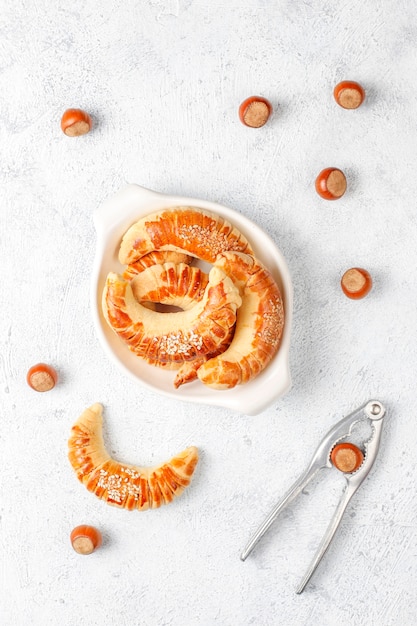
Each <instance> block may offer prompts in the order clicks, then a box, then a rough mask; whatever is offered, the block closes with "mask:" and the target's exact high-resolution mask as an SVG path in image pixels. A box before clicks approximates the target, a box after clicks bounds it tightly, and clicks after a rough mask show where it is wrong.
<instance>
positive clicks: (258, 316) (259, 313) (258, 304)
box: [197, 252, 284, 389]
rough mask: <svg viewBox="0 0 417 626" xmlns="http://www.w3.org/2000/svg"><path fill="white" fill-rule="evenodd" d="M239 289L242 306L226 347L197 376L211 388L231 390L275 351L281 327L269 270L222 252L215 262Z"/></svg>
mask: <svg viewBox="0 0 417 626" xmlns="http://www.w3.org/2000/svg"><path fill="white" fill-rule="evenodd" d="M215 266H216V267H219V268H221V269H222V270H223V271H224V272H225V273H226V274H227V275H228V276H231V277H233V280H234V283H235V285H237V286H238V287H239V289H240V295H241V297H242V305H241V307H240V308H239V309H238V312H237V320H236V328H235V332H234V336H233V339H232V342H231V344H230V346H229V348H228V349H227V350H226V351H224V352H222V353H221V354H219V355H218V356H216V357H215V358H213V359H210V360H208V361H206V362H205V363H204V364H203V365H202V366H201V367H200V368H199V369H198V370H197V375H198V378H199V379H200V380H201V382H202V383H204V384H205V385H208V386H209V387H212V388H213V389H231V388H233V387H235V386H236V385H240V384H243V383H247V382H248V381H250V380H251V379H252V378H254V377H255V376H257V375H258V374H259V373H260V372H262V371H263V370H264V369H265V368H266V366H267V365H268V363H269V362H270V361H271V359H272V357H273V356H274V355H275V354H276V352H277V351H278V348H279V345H280V342H281V337H282V331H283V328H284V306H283V301H282V297H281V293H280V290H279V287H278V285H277V283H276V282H275V280H274V278H273V276H272V274H271V273H270V272H269V270H268V269H267V268H266V267H265V266H264V265H263V264H262V263H261V262H260V261H258V260H257V259H256V258H255V257H254V256H251V255H248V254H242V253H239V252H223V253H222V254H220V255H219V256H218V257H217V259H216V262H215Z"/></svg>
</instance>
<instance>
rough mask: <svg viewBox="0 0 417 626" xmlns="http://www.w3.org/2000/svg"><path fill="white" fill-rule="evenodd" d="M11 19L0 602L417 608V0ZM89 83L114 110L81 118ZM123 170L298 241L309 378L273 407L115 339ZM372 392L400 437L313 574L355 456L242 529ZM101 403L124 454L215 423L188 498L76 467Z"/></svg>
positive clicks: (12, 611) (296, 612)
mask: <svg viewBox="0 0 417 626" xmlns="http://www.w3.org/2000/svg"><path fill="white" fill-rule="evenodd" d="M0 19H1V44H0V68H1V71H0V187H1V190H2V194H1V196H2V202H1V211H0V226H1V227H0V262H1V269H2V280H1V302H2V309H1V315H0V415H1V421H0V423H1V425H0V458H1V467H2V471H1V477H0V488H1V499H0V531H1V532H0V549H1V554H2V557H1V566H0V573H1V580H0V588H1V594H0V622H1V624H2V625H4V626H28V625H29V624H35V625H36V626H37V625H42V626H45V625H49V624H50V625H53V626H55V625H56V624H62V626H64V625H65V626H67V625H68V626H72V625H77V626H93V625H96V624H97V625H99V624H100V625H102V624H106V626H107V625H111V624H114V625H116V626H124V625H126V626H132V625H134V624H141V626H142V625H143V626H159V625H161V626H162V625H164V626H177V625H183V624H186V625H187V626H197V625H198V626H200V625H202V626H211V625H213V624H221V625H227V626H229V625H231V626H249V625H250V624H253V625H256V626H269V625H275V624H277V625H278V624H289V625H290V626H293V625H294V626H301V625H314V626H315V625H317V624H320V626H335V625H336V624H339V623H344V624H349V625H355V626H356V625H362V624H363V625H364V626H374V625H375V626H397V625H398V624H402V625H403V626H406V625H407V626H408V625H410V626H411V625H414V624H415V616H416V614H417V597H416V590H415V589H416V584H415V581H416V576H417V556H416V548H415V536H416V533H415V525H416V517H417V505H416V502H417V500H416V497H415V485H416V455H415V448H416V426H415V410H414V408H413V407H414V401H415V387H416V371H417V351H416V349H415V334H416V323H417V313H416V296H415V294H416V288H417V273H416V271H415V268H416V266H417V247H416V241H417V218H416V207H415V205H416V199H415V198H416V192H415V178H416V177H415V167H416V160H417V123H416V111H417V91H416V89H415V76H416V69H417V49H416V43H415V42H416V35H417V33H416V26H415V24H416V20H417V7H416V5H414V4H413V3H411V2H408V1H406V0H379V1H378V2H372V3H366V2H362V1H359V0H351V1H350V2H348V3H347V2H344V1H342V0H333V1H330V0H327V1H324V2H311V1H305V2H301V1H299V0H296V1H294V2H284V1H282V2H268V1H266V0H244V1H243V2H242V1H239V2H238V1H237V0H229V1H228V2H220V1H219V0H214V1H213V2H203V1H202V0H194V1H193V0H165V1H163V0H148V1H145V0H143V1H142V2H139V1H134V0H126V1H123V2H122V1H121V0H115V1H105V2H98V0H87V1H83V2H81V1H80V0H75V1H74V2H72V3H71V4H67V3H63V2H57V3H51V2H47V0H38V1H37V2H36V3H26V2H24V3H13V2H10V1H9V0H5V2H3V6H2V11H1V18H0ZM344 79H350V80H356V81H358V82H359V83H360V84H362V85H363V87H364V88H365V90H366V100H365V102H364V103H363V105H362V106H361V107H360V108H359V109H357V110H354V111H346V110H343V109H342V108H341V107H339V106H337V104H336V103H335V101H334V99H333V88H334V85H335V84H336V83H338V82H340V81H341V80H344ZM254 94H255V95H261V96H264V97H266V98H268V99H269V100H270V101H271V103H272V105H273V107H274V113H273V115H272V116H271V118H270V119H269V120H268V123H267V124H266V125H265V126H264V127H262V128H261V129H257V130H254V129H248V128H246V127H244V126H243V125H242V124H241V122H240V121H239V119H238V107H239V104H240V103H241V102H242V101H243V100H244V99H245V98H246V97H248V96H250V95H254ZM70 107H77V108H82V109H85V110H87V111H88V112H89V113H90V114H91V116H92V117H93V120H94V129H93V130H92V132H90V133H89V134H88V135H85V136H83V137H78V138H69V137H66V136H65V135H64V134H63V133H62V131H61V129H60V119H61V115H62V113H63V111H64V110H65V109H67V108H70ZM328 166H335V167H340V168H341V169H342V170H343V171H344V172H345V173H346V176H347V179H348V189H347V192H346V194H345V195H344V197H343V198H342V199H340V200H339V201H338V202H337V203H331V202H328V201H325V200H322V199H321V198H319V197H318V195H317V194H316V192H315V189H314V181H315V178H316V176H317V174H318V172H320V171H321V169H323V168H324V167H328ZM126 183H138V184H140V185H143V186H145V187H148V188H151V189H155V190H157V191H163V192H167V193H173V194H178V195H187V196H191V197H200V198H206V199H209V200H214V201H218V202H221V203H222V204H225V205H228V206H231V207H233V208H234V209H236V210H238V211H240V212H242V213H243V214H245V215H247V217H249V218H250V219H252V220H254V221H256V222H257V223H258V224H259V225H260V226H262V227H263V228H264V229H265V230H267V231H268V232H269V233H270V235H271V236H272V237H273V239H274V240H275V242H276V243H277V245H278V246H279V248H280V249H281V250H282V252H283V254H284V255H285V257H286V259H287V262H288V265H289V267H290V270H291V274H292V277H293V282H294V293H295V298H294V307H295V308H294V330H293V338H292V351H291V370H292V377H293V387H292V390H291V391H290V392H289V393H288V394H287V395H286V396H285V397H284V398H282V399H281V400H280V401H279V402H277V403H276V404H275V405H274V406H271V407H270V408H269V409H268V410H266V411H265V412H264V413H262V414H261V415H259V416H258V417H256V418H253V417H252V418H248V417H247V416H245V415H236V414H232V413H228V412H227V411H225V410H221V409H215V408H211V407H206V406H203V407H202V406H193V405H189V404H184V403H181V402H177V403H176V402H175V401H174V402H173V401H172V400H166V399H165V398H163V397H158V396H157V395H154V394H153V393H151V392H149V391H148V390H146V389H144V388H141V387H139V386H136V385H135V384H133V383H132V381H131V380H130V379H128V378H127V377H125V376H124V375H123V374H122V373H121V372H120V371H119V370H118V369H116V367H115V366H114V365H113V363H111V362H110V361H109V360H108V358H107V356H106V355H105V353H104V352H103V350H102V348H101V347H100V345H99V343H98V340H97V338H96V336H95V333H94V329H93V324H92V319H91V315H90V305H89V280H90V270H91V266H92V262H93V256H94V248H95V232H94V227H93V223H92V212H93V210H94V209H95V208H96V207H97V206H98V205H99V204H100V203H101V202H102V201H103V199H105V198H106V197H107V196H109V195H111V194H113V193H115V192H116V191H117V190H118V189H119V188H120V187H122V186H124V185H125V184H126ZM355 266H359V267H366V268H367V269H368V271H369V272H370V273H371V275H372V276H373V279H374V288H373V290H372V292H371V294H370V295H369V296H368V297H367V298H365V299H364V300H362V301H359V302H355V301H351V300H349V299H347V298H346V297H345V296H344V295H343V294H342V292H341V289H340V285H339V282H340V278H341V276H342V274H343V272H344V271H345V270H346V269H347V268H349V267H355ZM39 361H44V362H47V363H50V364H51V365H53V366H54V367H56V369H57V370H58V372H59V376H60V380H59V383H58V385H57V386H56V387H55V388H54V389H53V390H52V391H50V392H48V393H44V394H37V393H35V392H34V391H32V390H31V389H30V388H29V387H28V386H27V384H26V380H25V377H26V372H27V370H28V369H29V367H30V366H31V365H33V364H34V363H37V362H39ZM373 397H374V398H378V399H379V400H381V401H382V402H384V403H385V404H386V406H387V417H386V425H385V431H384V435H383V439H382V444H381V450H380V455H379V457H378V459H377V461H376V464H375V466H374V468H373V470H372V473H371V474H370V476H369V478H368V479H367V481H366V483H365V485H364V486H363V487H362V488H361V490H360V491H359V492H358V494H357V495H356V496H355V499H354V500H353V502H352V503H351V506H350V507H349V509H348V511H347V513H346V515H345V518H344V520H343V523H342V526H341V528H340V530H339V532H338V535H337V537H336V538H335V541H334V543H333V544H332V546H331V548H330V550H329V552H328V553H327V555H326V556H325V558H324V560H323V562H322V564H321V566H320V569H319V570H318V571H317V573H316V575H315V577H314V579H313V580H312V582H311V585H310V586H309V587H308V588H307V589H306V591H305V593H304V594H303V595H302V596H296V595H295V593H294V591H295V588H296V587H297V585H298V583H299V581H300V579H301V578H302V575H303V573H304V571H305V570H306V568H307V566H308V564H309V562H310V560H311V559H312V557H313V554H314V552H315V549H316V547H317V545H318V543H319V540H320V538H321V536H322V534H323V532H324V530H325V528H326V526H327V524H328V521H329V519H330V517H331V515H332V513H333V510H334V507H335V504H336V502H337V501H338V498H339V495H340V491H341V489H342V488H343V484H344V481H343V477H341V476H340V475H338V476H335V475H334V474H332V473H329V474H328V475H327V476H323V479H322V480H316V481H315V482H314V484H313V485H312V486H311V487H309V488H308V490H307V491H308V494H305V495H303V496H300V498H299V499H298V501H297V502H296V503H294V505H293V506H292V507H291V508H289V509H288V510H287V511H286V513H285V514H284V515H283V516H282V518H281V519H280V520H279V522H278V521H277V522H276V524H275V525H274V527H273V529H271V531H270V533H269V534H268V536H267V537H265V538H264V541H263V542H262V543H261V544H260V545H259V547H258V548H257V550H256V552H254V553H253V555H252V556H251V557H249V558H248V560H247V561H246V562H245V563H242V562H241V561H240V559H239V553H240V551H241V549H242V548H243V546H244V545H245V543H246V541H247V540H248V538H249V536H250V535H251V533H252V532H253V531H254V529H255V528H256V527H257V525H258V524H259V523H260V522H261V521H262V519H263V517H264V516H265V515H266V514H267V513H268V512H269V510H270V509H271V508H272V506H273V505H274V504H275V502H276V501H277V499H278V498H279V496H280V495H282V494H283V493H284V492H285V491H286V489H287V488H288V487H289V486H290V484H291V483H292V482H293V481H294V479H295V478H296V477H297V476H298V475H299V473H300V472H301V471H302V470H303V469H304V467H305V465H306V464H307V462H308V460H309V458H310V455H311V454H312V452H313V450H314V449H315V446H316V445H317V443H318V442H319V440H320V439H321V437H322V435H324V433H325V432H326V431H327V430H328V428H329V427H330V426H331V425H332V424H333V423H334V421H335V420H337V419H339V418H340V417H342V416H343V415H345V414H346V413H348V412H350V411H351V410H353V409H355V408H356V407H357V406H360V405H361V404H362V403H364V402H366V401H367V400H368V399H370V398H373ZM94 402H101V403H103V404H104V406H105V415H106V422H105V435H106V439H107V443H108V446H109V450H110V451H111V452H112V453H113V454H114V456H115V457H117V458H119V459H120V460H126V461H127V462H132V463H137V464H143V465H150V464H154V463H155V464H158V463H159V462H161V461H162V460H164V459H166V458H170V457H171V456H172V455H174V454H175V453H177V452H178V451H180V450H182V449H183V448H184V447H186V446H187V445H196V446H198V447H199V448H200V451H201V461H200V464H199V467H198V469H197V471H196V475H195V478H194V481H193V483H192V485H191V486H190V487H189V488H188V490H187V491H186V492H185V493H184V495H183V496H182V497H181V498H179V499H178V500H177V501H175V502H174V503H172V504H171V505H170V506H167V507H164V508H161V509H159V510H156V511H151V512H148V513H139V512H137V513H135V512H133V513H129V512H124V511H119V510H116V509H114V508H111V507H108V506H107V505H105V504H104V503H102V502H100V501H99V500H98V499H96V498H95V497H94V496H92V495H91V494H90V493H88V492H87V490H85V489H84V488H83V487H82V485H81V484H79V483H78V481H77V480H76V478H75V476H74V475H73V473H72V470H71V467H70V465H69V462H68V460H67V458H66V442H67V439H68V436H69V432H70V427H71V425H72V423H73V422H74V421H75V419H76V418H77V417H78V415H79V414H80V413H81V412H82V411H83V410H84V409H85V408H86V407H87V406H89V405H91V404H93V403H94ZM82 523H87V524H92V525H94V526H96V527H97V528H99V529H100V530H101V531H102V533H103V541H104V543H103V546H102V548H101V549H100V550H98V551H97V552H95V553H94V554H92V555H91V556H88V557H80V556H79V555H77V554H75V553H74V551H73V550H72V548H71V545H70V540H69V535H70V532H71V529H72V528H73V527H74V526H76V525H78V524H82Z"/></svg>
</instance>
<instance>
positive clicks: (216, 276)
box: [103, 267, 241, 367]
mask: <svg viewBox="0 0 417 626" xmlns="http://www.w3.org/2000/svg"><path fill="white" fill-rule="evenodd" d="M240 304H241V297H240V295H239V291H238V289H237V287H236V286H235V285H234V283H233V282H232V280H231V279H230V278H228V277H227V276H226V274H225V273H224V272H223V271H222V270H221V269H219V268H215V267H213V268H212V270H211V271H210V274H209V281H208V283H207V286H206V289H205V292H204V297H203V298H202V300H201V301H200V302H198V303H197V304H196V305H195V306H194V307H192V308H190V309H188V310H186V311H181V312H176V313H160V312H157V311H151V310H149V309H147V308H145V307H144V306H142V305H141V304H140V303H139V302H138V301H137V300H136V298H135V296H134V294H133V290H132V285H131V283H130V282H128V281H126V280H124V279H123V277H122V276H120V275H118V274H114V273H110V274H109V275H108V277H107V281H106V286H105V289H104V293H103V313H104V316H105V318H106V320H107V322H108V323H109V325H110V326H111V328H112V329H113V330H114V331H115V332H116V333H117V334H118V335H119V337H121V338H122V339H123V340H124V342H125V343H126V344H127V346H128V347H129V348H130V350H132V352H134V353H135V354H137V355H138V356H140V357H142V358H145V359H146V360H147V361H148V362H149V363H152V364H154V365H160V366H162V367H166V366H174V367H175V366H178V367H179V366H180V365H182V363H184V362H185V361H190V360H192V359H194V358H196V357H200V356H202V355H205V354H210V353H213V352H216V351H217V350H218V348H219V347H220V346H225V345H226V344H227V345H228V343H229V342H230V339H231V333H232V330H233V328H234V325H235V322H236V310H237V308H238V307H239V306H240ZM223 349H224V348H223Z"/></svg>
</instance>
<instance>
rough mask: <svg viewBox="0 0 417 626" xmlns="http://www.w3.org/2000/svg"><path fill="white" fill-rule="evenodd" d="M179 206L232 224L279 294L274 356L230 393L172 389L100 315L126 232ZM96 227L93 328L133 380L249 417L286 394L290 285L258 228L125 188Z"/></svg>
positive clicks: (228, 214) (216, 208) (224, 212)
mask: <svg viewBox="0 0 417 626" xmlns="http://www.w3.org/2000/svg"><path fill="white" fill-rule="evenodd" d="M179 205H183V206H186V205H188V206H195V207H200V208H202V209H208V210H210V211H213V212H215V213H217V214H219V215H221V216H223V217H225V218H226V219H227V220H229V221H230V222H231V223H232V224H234V225H235V226H236V227H237V228H238V229H239V230H240V231H241V232H242V233H243V234H244V235H245V236H246V238H247V239H248V240H249V242H250V244H251V245H252V247H253V250H254V252H255V254H256V256H257V257H258V258H259V259H260V261H262V263H264V265H266V267H268V269H269V270H270V271H271V272H272V274H273V275H274V278H275V279H276V281H277V283H278V284H279V286H280V289H281V292H282V295H283V299H284V307H285V326H284V332H283V337H282V342H281V346H280V349H279V351H278V353H277V355H276V356H275V358H274V359H273V360H272V361H271V363H270V364H269V365H268V367H267V368H266V369H265V370H264V371H263V372H262V373H261V374H260V375H259V376H257V377H256V378H255V379H254V380H252V381H250V382H249V383H246V384H244V385H239V386H237V387H235V388H234V389H229V390H226V391H216V390H213V389H210V388H208V387H206V386H204V385H203V384H202V383H200V381H198V380H197V381H194V382H192V383H189V384H186V385H183V386H181V387H180V388H179V389H175V388H174V385H173V380H174V376H175V374H174V372H173V371H166V370H163V369H160V368H157V367H153V366H151V365H148V364H147V363H146V362H145V361H143V360H142V359H140V358H139V357H137V356H135V355H134V354H133V353H132V352H131V351H130V350H129V349H128V348H127V346H126V345H125V344H123V342H122V341H121V340H120V338H119V337H118V336H117V335H116V334H115V333H114V332H113V331H112V330H111V328H109V326H108V324H107V322H106V321H105V319H104V317H103V314H102V310H101V297H102V292H103V288H104V284H105V280H106V277H107V274H108V273H109V272H120V271H122V269H123V266H122V265H121V264H120V262H119V260H118V252H119V246H120V242H121V239H122V236H123V235H124V233H125V232H126V230H127V229H128V228H129V227H130V226H131V225H132V224H133V223H134V222H135V221H137V220H138V219H139V218H141V217H143V216H145V215H147V214H149V213H152V212H154V211H158V210H160V209H163V208H168V207H173V206H179ZM94 224H95V227H96V231H97V249H96V256H95V261H94V268H93V273H92V284H91V303H92V311H93V318H94V324H95V327H96V330H97V334H98V337H99V340H100V342H101V344H102V346H103V348H104V350H105V351H106V352H107V354H108V355H109V356H110V357H111V358H112V359H113V361H115V362H116V364H117V365H118V366H119V367H121V368H122V370H123V371H125V372H126V373H127V374H128V375H129V376H130V377H131V378H132V379H133V380H135V381H136V382H138V383H140V384H142V385H144V386H145V387H148V388H149V389H152V390H153V391H155V392H159V393H161V394H164V395H165V396H169V397H171V398H175V399H178V400H184V401H187V402H194V403H201V404H210V405H215V406H222V407H225V408H228V409H231V410H233V411H237V412H239V413H244V414H247V415H257V414H258V413H260V412H261V411H263V410H264V409H266V408H267V407H268V406H269V405H271V404H272V403H273V402H274V401H275V400H277V399H278V398H279V397H280V396H282V395H284V394H285V393H286V392H287V391H288V390H289V389H290V387H291V376H290V370H289V347H290V334H291V322H292V284H291V279H290V275H289V272H288V268H287V264H286V262H285V259H284V258H283V256H282V254H281V252H280V251H279V250H278V249H277V247H276V246H275V244H274V242H273V241H272V239H271V238H270V237H269V236H268V235H266V234H265V232H264V231H263V230H261V229H260V228H259V226H257V225H256V224H254V223H253V222H251V221H250V220H248V219H247V218H246V217H244V216H243V215H240V214H239V213H237V212H236V211H233V210H232V209H229V208H227V207H225V206H221V205H220V204H216V203H214V202H207V201H205V200H198V199H195V198H183V197H180V196H168V195H164V194H160V193H156V192H154V191H150V190H148V189H144V188H143V187H139V186H138V185H128V186H127V187H125V188H124V189H122V190H121V191H120V192H119V193H117V194H116V195H115V196H113V197H111V198H109V199H107V200H106V201H105V202H104V203H103V204H102V205H101V206H99V207H98V209H97V210H96V211H95V213H94Z"/></svg>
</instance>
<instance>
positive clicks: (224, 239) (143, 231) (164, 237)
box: [119, 207, 252, 264]
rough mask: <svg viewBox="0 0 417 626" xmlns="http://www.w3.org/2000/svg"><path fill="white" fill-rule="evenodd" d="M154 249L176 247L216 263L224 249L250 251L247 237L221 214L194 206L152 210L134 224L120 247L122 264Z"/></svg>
mask: <svg viewBox="0 0 417 626" xmlns="http://www.w3.org/2000/svg"><path fill="white" fill-rule="evenodd" d="M153 250H159V251H161V250H175V251H177V252H184V253H186V254H190V255H191V256H193V257H197V258H199V259H202V260H203V261H206V262H208V263H214V261H215V259H216V256H217V255H218V254H219V253H220V252H223V251H224V250H239V251H241V252H248V253H251V252H252V250H251V247H250V245H249V242H248V241H247V239H246V238H245V237H244V236H243V235H242V233H240V232H239V231H238V230H237V228H235V227H234V226H232V224H230V222H228V221H227V220H225V219H224V218H223V217H221V216H220V215H215V214H214V213H210V212H209V211H205V210H203V209H197V208H195V207H174V208H170V209H164V210H163V211H159V212H157V213H152V214H151V215H148V216H146V217H144V218H142V219H140V220H138V221H137V222H136V223H135V224H133V225H132V226H131V227H130V228H129V229H128V231H127V232H126V233H125V235H124V237H123V239H122V243H121V245H120V250H119V261H120V262H121V263H122V264H130V263H134V262H135V261H136V260H137V259H139V258H141V257H142V256H143V255H145V254H148V253H149V252H152V251H153Z"/></svg>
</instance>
